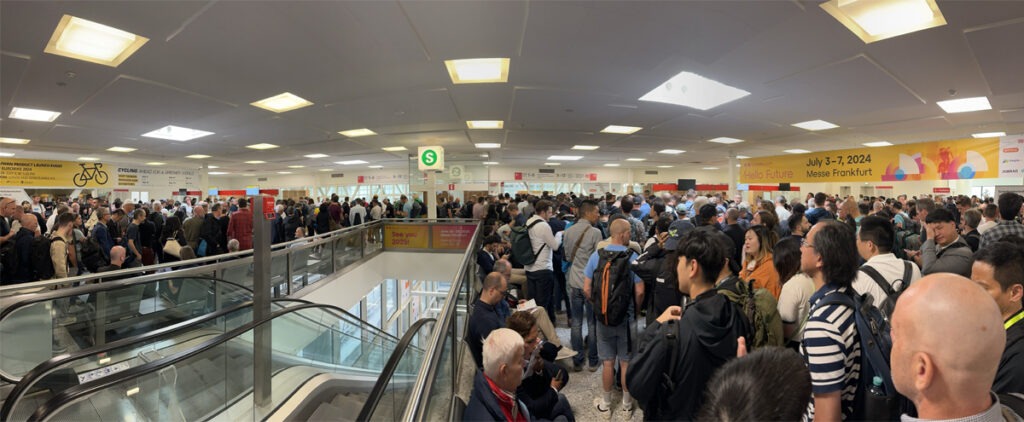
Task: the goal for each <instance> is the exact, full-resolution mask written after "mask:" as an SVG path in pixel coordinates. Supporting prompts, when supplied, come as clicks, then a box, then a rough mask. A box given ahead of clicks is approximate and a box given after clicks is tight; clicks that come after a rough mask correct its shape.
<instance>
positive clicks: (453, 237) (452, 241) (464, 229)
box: [431, 224, 476, 251]
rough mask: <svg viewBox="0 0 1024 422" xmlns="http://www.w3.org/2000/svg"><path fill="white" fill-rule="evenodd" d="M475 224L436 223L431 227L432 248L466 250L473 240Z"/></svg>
mask: <svg viewBox="0 0 1024 422" xmlns="http://www.w3.org/2000/svg"><path fill="white" fill-rule="evenodd" d="M474 231H476V225H475V224H472V225H471V224H460V225H436V226H433V227H431V235H432V237H433V240H434V247H433V248H434V249H456V250H460V251H464V250H466V248H468V247H469V244H470V242H472V241H473V232H474Z"/></svg>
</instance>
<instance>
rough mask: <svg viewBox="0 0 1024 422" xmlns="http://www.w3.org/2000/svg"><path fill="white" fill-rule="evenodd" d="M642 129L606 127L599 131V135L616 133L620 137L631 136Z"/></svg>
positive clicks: (617, 126) (616, 126)
mask: <svg viewBox="0 0 1024 422" xmlns="http://www.w3.org/2000/svg"><path fill="white" fill-rule="evenodd" d="M640 129H643V128H642V127H636V126H619V125H608V126H607V127H605V128H604V129H601V133H617V134H620V135H632V134H634V133H636V132H637V131H639V130H640Z"/></svg>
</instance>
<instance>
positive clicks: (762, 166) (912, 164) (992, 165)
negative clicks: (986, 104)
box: [740, 138, 1001, 184]
mask: <svg viewBox="0 0 1024 422" xmlns="http://www.w3.org/2000/svg"><path fill="white" fill-rule="evenodd" d="M1000 158H1001V156H1000V140H999V139H998V138H985V139H958V140H949V141H935V142H923V143H917V144H905V145H893V146H889V147H879V148H859V149H845V150H836V151H823V152H812V153H808V154H793V155H779V156H774V157H760V158H749V159H745V160H743V161H742V162H741V163H740V164H741V166H740V183H772V184H776V183H787V182H894V181H908V180H960V179H984V178H995V177H999V175H1000V172H1001V167H1000V164H999V163H1000Z"/></svg>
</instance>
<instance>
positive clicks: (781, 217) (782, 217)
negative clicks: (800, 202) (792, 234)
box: [775, 207, 793, 222]
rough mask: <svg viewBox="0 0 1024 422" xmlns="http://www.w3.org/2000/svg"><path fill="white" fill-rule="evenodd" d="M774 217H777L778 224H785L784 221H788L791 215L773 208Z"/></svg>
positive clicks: (783, 210)
mask: <svg viewBox="0 0 1024 422" xmlns="http://www.w3.org/2000/svg"><path fill="white" fill-rule="evenodd" d="M775 215H778V216H779V221H780V222H785V221H786V220H789V217H790V216H791V215H793V214H792V213H790V212H789V211H788V210H786V209H785V208H783V207H775Z"/></svg>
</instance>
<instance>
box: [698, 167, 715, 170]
mask: <svg viewBox="0 0 1024 422" xmlns="http://www.w3.org/2000/svg"><path fill="white" fill-rule="evenodd" d="M701 170H718V167H704V168H702V169H701Z"/></svg>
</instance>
